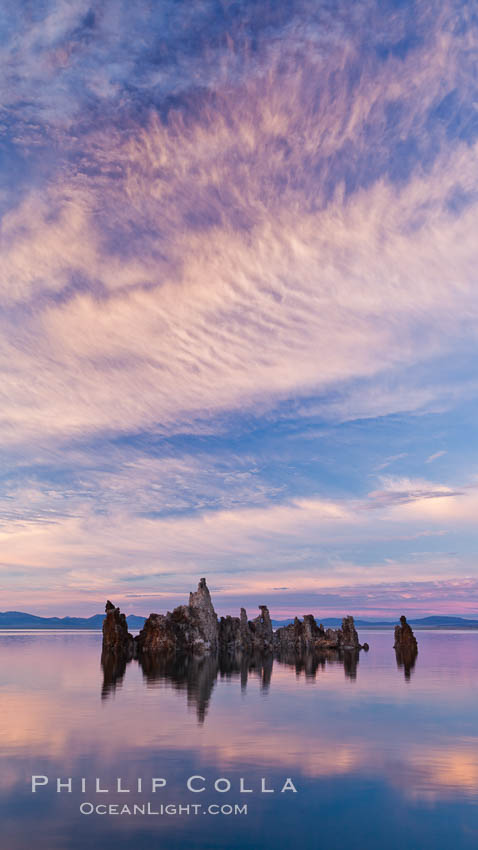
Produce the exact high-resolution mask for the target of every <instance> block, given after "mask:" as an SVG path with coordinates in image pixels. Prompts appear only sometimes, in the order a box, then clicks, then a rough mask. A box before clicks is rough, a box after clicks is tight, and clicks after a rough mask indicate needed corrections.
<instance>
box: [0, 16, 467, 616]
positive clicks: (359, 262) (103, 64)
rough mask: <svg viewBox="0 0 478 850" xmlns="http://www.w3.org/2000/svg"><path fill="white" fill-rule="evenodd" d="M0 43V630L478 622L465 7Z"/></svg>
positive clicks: (34, 23) (4, 23) (38, 36)
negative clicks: (202, 580)
mask: <svg viewBox="0 0 478 850" xmlns="http://www.w3.org/2000/svg"><path fill="white" fill-rule="evenodd" d="M1 16H2V17H1V20H0V33H1V38H0V60H1V67H2V69H3V70H2V76H1V79H0V91H1V102H2V116H1V121H0V133H1V134H0V157H1V172H0V174H1V182H0V209H1V215H2V224H1V234H0V238H1V251H2V264H3V273H2V280H1V283H0V299H1V318H0V322H1V328H0V333H1V337H0V369H1V372H2V381H1V382H0V392H1V393H2V403H1V408H0V409H1V428H0V453H1V454H0V457H1V476H0V487H1V489H0V521H1V525H0V534H1V535H2V552H3V554H2V587H3V592H2V598H1V602H0V607H1V608H2V609H7V608H10V609H12V608H16V609H23V610H33V611H35V612H38V613H72V614H73V613H79V614H80V613H83V614H88V613H94V612H96V611H98V610H100V606H101V605H102V604H103V602H104V598H105V597H106V596H111V597H113V598H114V601H115V602H117V604H121V606H122V607H123V608H126V610H128V611H130V610H134V611H135V612H137V613H146V614H147V613H149V611H150V610H153V609H157V610H163V609H164V608H166V607H170V606H171V605H172V604H175V603H176V602H178V601H181V600H182V599H183V598H184V595H185V594H186V593H187V591H188V590H189V589H192V588H193V587H194V586H195V584H196V581H197V579H198V578H199V576H202V575H206V576H207V578H208V582H209V585H210V587H211V589H212V590H213V591H214V593H215V599H216V602H217V607H218V609H219V610H221V612H222V611H231V610H235V609H236V608H237V606H238V605H239V604H240V601H241V600H244V601H246V602H247V604H248V605H250V606H252V607H254V606H256V605H257V604H260V603H262V602H267V603H269V605H270V607H271V609H272V610H273V612H274V614H276V615H278V616H280V615H286V614H290V613H292V612H293V613H296V612H297V613H304V612H306V611H308V610H312V611H313V612H314V613H318V614H319V615H320V614H324V615H327V614H337V613H338V614H341V613H347V612H348V611H350V612H351V613H355V614H362V615H363V614H368V615H369V616H383V615H384V614H386V615H392V616H395V615H397V614H400V613H402V611H405V613H410V614H418V613H423V614H429V613H436V612H445V613H454V612H455V613H462V614H468V615H476V614H478V594H477V590H478V583H477V574H476V555H477V540H476V527H475V526H476V520H475V518H476V515H477V510H478V474H477V473H478V468H477V464H476V443H477V440H476V421H477V407H478V402H477V395H478V394H477V386H478V381H477V378H476V369H475V362H476V354H477V332H476V328H477V314H478V298H477V294H476V269H477V261H478V249H477V240H476V220H477V218H476V214H477V206H478V180H477V174H478V169H477V164H478V97H477V94H478V92H477V82H476V81H477V79H478V77H477V67H476V65H477V61H476V46H477V27H478V21H477V16H476V13H475V10H474V7H473V4H469V3H453V2H446V3H443V2H440V3H433V2H431V3H428V2H422V3H411V2H385V3H383V2H380V3H378V2H368V0H367V2H354V3H352V2H339V3H326V2H323V3H317V2H311V0H301V2H299V0H290V2H289V0H288V2H285V0H284V2H282V0H281V2H269V3H268V2H261V3H256V2H227V0H223V2H219V0H218V2H201V3H194V4H190V3H185V2H171V0H164V2H161V3H157V4H152V3H149V2H148V3H146V2H144V3H142V2H138V3H135V4H133V5H132V4H127V3H121V2H117V0H115V2H102V3H101V4H99V3H98V4H95V3H89V2H80V0H74V2H53V0H52V1H51V2H44V3H36V4H35V5H34V6H32V5H31V4H30V3H27V2H24V3H22V2H20V3H18V4H15V6H10V8H8V9H4V10H3V11H2V13H1ZM345 608H347V611H345Z"/></svg>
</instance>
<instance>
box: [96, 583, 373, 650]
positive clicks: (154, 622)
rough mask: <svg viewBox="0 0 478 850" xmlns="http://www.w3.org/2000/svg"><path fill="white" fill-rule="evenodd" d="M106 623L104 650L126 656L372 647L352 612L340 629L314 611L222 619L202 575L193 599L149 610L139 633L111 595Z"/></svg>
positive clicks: (263, 608) (262, 607) (263, 610)
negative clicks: (279, 619) (276, 619)
mask: <svg viewBox="0 0 478 850" xmlns="http://www.w3.org/2000/svg"><path fill="white" fill-rule="evenodd" d="M105 611H106V617H105V620H104V622H103V652H104V653H113V654H115V655H116V656H117V657H123V658H125V659H131V658H139V657H141V656H148V655H149V656H159V655H172V654H174V653H178V654H195V655H202V654H205V653H218V652H220V653H224V652H230V653H234V652H237V651H242V652H251V653H254V652H282V651H283V652H289V651H293V652H296V653H304V652H314V651H315V652H321V651H326V650H352V651H357V650H360V649H365V650H367V649H368V644H364V645H363V646H361V644H360V643H359V639H358V634H357V631H356V629H355V625H354V620H353V617H344V619H343V620H342V628H340V629H324V627H323V626H322V624H320V625H317V623H316V621H315V618H314V617H313V616H312V614H307V615H306V616H304V618H303V620H299V618H298V617H296V618H295V620H294V622H293V623H291V624H290V625H288V626H283V627H282V628H280V629H276V631H274V630H273V628H272V623H271V618H270V615H269V610H268V608H267V606H266V605H260V606H259V611H260V613H259V615H258V616H257V617H256V618H255V619H254V620H248V619H247V614H246V610H245V608H241V615H240V617H231V616H227V617H221V618H220V619H218V617H217V614H216V612H215V610H214V606H213V604H212V601H211V595H210V593H209V589H208V587H207V584H206V579H205V578H202V579H201V580H200V582H199V584H198V589H197V591H196V592H195V593H190V594H189V604H188V605H179V606H178V607H177V608H175V609H174V611H172V612H170V611H168V613H167V614H150V615H149V617H148V619H147V620H146V622H145V624H144V627H143V628H142V629H141V631H140V633H139V634H138V635H136V637H134V638H133V636H132V635H131V634H130V633H129V632H128V624H127V622H126V616H125V615H124V614H122V613H121V612H120V609H119V608H116V607H115V606H114V605H113V603H112V602H110V601H109V600H108V602H107V603H106V608H105Z"/></svg>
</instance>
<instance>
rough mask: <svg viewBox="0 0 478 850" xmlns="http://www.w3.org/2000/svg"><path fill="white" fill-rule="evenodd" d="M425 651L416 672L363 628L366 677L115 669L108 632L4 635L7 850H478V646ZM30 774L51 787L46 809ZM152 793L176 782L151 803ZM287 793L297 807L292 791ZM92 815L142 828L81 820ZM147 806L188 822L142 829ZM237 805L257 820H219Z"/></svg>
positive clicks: (454, 641) (325, 670)
mask: <svg viewBox="0 0 478 850" xmlns="http://www.w3.org/2000/svg"><path fill="white" fill-rule="evenodd" d="M417 636H418V640H419V655H418V659H417V661H416V664H415V667H414V668H413V669H412V670H411V671H406V670H404V669H403V667H401V668H399V667H397V662H396V659H395V654H394V651H393V649H392V643H393V633H392V632H390V631H386V632H385V631H384V632H377V631H373V632H365V631H360V638H361V640H362V641H365V640H366V641H368V643H369V644H370V652H368V653H367V654H365V653H364V652H362V653H361V654H360V659H359V663H358V665H357V666H355V664H354V663H351V662H350V659H349V661H348V662H347V661H346V663H345V664H344V662H343V660H339V659H337V658H334V657H330V658H329V659H324V660H323V661H322V662H321V663H319V664H317V662H316V661H315V662H313V661H310V659H309V661H308V662H307V663H306V664H305V666H304V665H303V664H298V665H294V664H293V663H282V662H278V661H277V660H275V661H274V662H273V663H272V660H271V659H266V660H265V661H264V662H261V661H257V660H256V662H254V663H250V664H249V663H248V664H245V663H244V662H243V663H242V665H241V663H231V664H230V665H229V667H228V666H227V665H226V667H224V666H223V667H222V668H221V669H220V670H218V668H217V664H216V663H215V661H213V660H211V659H206V660H205V661H204V662H203V663H202V664H201V663H196V662H189V663H182V664H177V665H167V666H164V665H161V666H160V667H157V666H156V667H153V668H150V669H148V670H142V669H141V667H140V666H139V664H138V663H137V662H136V661H132V662H131V663H129V664H128V665H127V667H126V669H125V670H121V669H112V668H111V667H110V668H107V669H106V671H103V670H102V668H101V665H100V650H101V635H100V634H98V633H65V632H50V633H42V632H35V633H31V632H30V633H26V632H23V633H19V632H13V633H12V632H10V633H8V632H0V689H1V709H0V762H1V772H0V818H1V821H0V823H1V834H0V847H1V850H26V848H29V847H30V846H31V845H32V844H33V845H34V846H35V848H36V850H70V848H71V850H80V848H81V850H83V849H84V848H90V847H91V848H94V847H99V848H102V850H110V848H115V850H122V848H135V850H143V848H148V850H163V848H164V850H176V848H181V850H190V848H191V850H196V848H197V849H198V850H209V848H221V850H222V849H223V848H251V849H253V850H255V848H263V850H269V848H271V850H272V848H274V850H278V848H293V847H300V848H301V850H315V848H319V847H320V848H331V850H338V848H342V847H344V846H346V847H347V848H348V850H375V848H376V850H383V848H384V847H387V848H388V850H395V848H396V850H398V848H400V850H415V848H416V850H426V848H433V850H445V848H447V850H448V848H450V847H453V848H454V850H464V848H470V850H471V848H473V850H476V848H478V633H476V632H461V633H460V632H418V633H417ZM104 672H106V677H104ZM32 775H37V776H45V777H48V778H49V783H48V785H45V786H42V787H39V788H38V789H37V792H36V793H35V794H32V792H31V776H32ZM191 776H196V777H201V778H200V779H199V778H198V779H194V780H192V785H193V786H194V787H196V788H199V787H205V790H204V791H200V792H198V793H194V792H192V791H188V789H187V780H188V778H189V777H191ZM57 777H60V778H61V779H62V781H64V782H65V781H66V780H67V779H69V778H71V779H72V791H71V793H69V792H68V791H67V790H66V789H65V790H63V791H62V792H61V793H57V791H56V779H57ZM82 777H85V779H86V790H85V792H83V791H82V789H81V778H82ZM96 777H98V778H99V779H100V787H101V788H105V789H109V790H108V791H107V792H100V793H95V779H96ZM118 777H119V778H121V782H122V787H123V788H125V789H130V790H129V792H127V791H126V792H124V793H118V791H117V790H115V786H116V783H117V779H118ZM241 777H242V778H243V788H244V789H246V788H247V789H252V791H249V792H245V791H242V792H241V790H240V779H241ZM138 778H141V779H142V782H143V790H142V792H141V793H138V791H137V790H136V791H135V790H134V789H135V788H136V787H137V781H138ZM152 778H160V779H163V780H164V779H165V780H166V782H167V784H166V786H165V787H159V788H158V789H157V790H156V792H155V793H152V791H151V786H152ZM217 778H225V779H228V780H229V781H230V783H231V790H230V791H228V792H224V793H221V792H218V791H215V790H214V782H215V780H216V779H217ZM287 778H290V779H291V780H292V783H293V784H294V785H295V787H296V788H297V793H294V792H293V791H285V792H284V793H281V791H280V789H281V788H282V787H283V785H284V783H285V782H286V780H287ZM263 779H264V780H265V787H266V788H267V789H274V791H273V793H272V792H271V791H267V792H266V793H262V792H261V782H262V780H263ZM223 785H227V783H220V786H223ZM85 802H86V803H91V804H92V805H94V806H97V805H100V810H101V811H104V810H108V807H109V806H110V805H112V806H113V811H121V808H122V807H123V806H125V805H126V806H127V807H129V809H130V810H131V811H133V807H134V804H137V806H138V810H137V811H138V813H137V814H136V815H133V814H131V815H128V814H127V813H125V814H113V813H112V814H96V813H93V814H91V815H88V814H81V812H80V806H81V805H82V804H83V803H85ZM148 803H149V804H150V810H151V811H152V812H157V811H160V810H161V806H163V811H164V812H165V807H166V806H167V805H169V806H170V807H172V808H170V809H169V811H174V810H175V809H174V807H175V806H176V811H177V807H179V806H183V807H186V809H185V810H184V811H183V813H181V814H166V813H163V814H159V815H155V814H151V815H147V814H145V815H141V814H140V813H139V812H140V810H141V809H140V807H141V806H146V807H147V805H148ZM236 804H238V805H239V807H240V808H241V809H242V808H243V807H244V805H245V804H247V814H230V815H228V814H221V813H218V814H213V813H212V812H215V811H216V810H220V808H221V807H222V806H226V811H228V806H229V807H231V808H232V809H233V810H234V806H235V805H236ZM188 805H189V807H190V813H189V814H187V813H186V810H187V806H188ZM193 805H195V806H196V811H197V812H198V813H197V814H195V813H194V811H193V810H192V809H191V807H192V806H193ZM210 806H213V807H215V808H213V809H212V812H210V811H209V807H210ZM88 808H92V806H91V807H88V806H86V809H88Z"/></svg>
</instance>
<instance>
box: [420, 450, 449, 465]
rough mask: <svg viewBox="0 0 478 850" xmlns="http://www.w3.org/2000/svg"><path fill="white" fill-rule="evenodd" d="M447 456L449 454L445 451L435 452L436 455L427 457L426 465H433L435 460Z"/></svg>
mask: <svg viewBox="0 0 478 850" xmlns="http://www.w3.org/2000/svg"><path fill="white" fill-rule="evenodd" d="M446 454H447V452H446V451H443V450H442V451H440V452H435V454H433V455H430V457H427V459H426V461H425V463H433V461H434V460H438V458H439V457H443V455H446Z"/></svg>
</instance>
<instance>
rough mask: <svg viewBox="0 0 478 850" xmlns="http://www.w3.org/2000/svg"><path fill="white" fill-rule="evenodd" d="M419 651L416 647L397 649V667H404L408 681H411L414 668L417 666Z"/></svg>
mask: <svg viewBox="0 0 478 850" xmlns="http://www.w3.org/2000/svg"><path fill="white" fill-rule="evenodd" d="M417 655H418V651H417V650H416V649H410V648H406V649H398V648H397V649H395V659H396V661H397V667H398V668H399V669H403V674H404V676H405V679H406V681H407V682H409V681H410V677H411V675H412V670H413V669H414V667H415V662H416V660H417Z"/></svg>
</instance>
